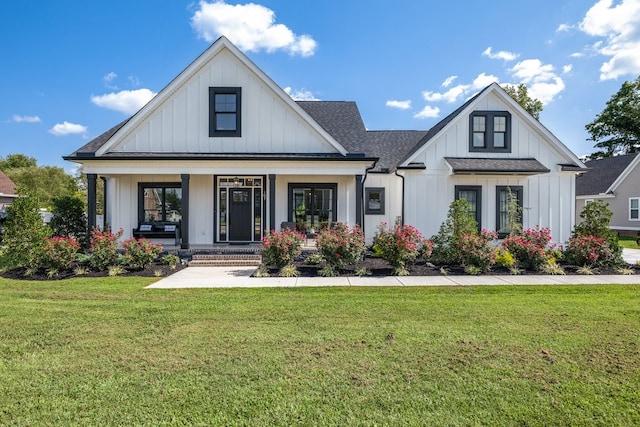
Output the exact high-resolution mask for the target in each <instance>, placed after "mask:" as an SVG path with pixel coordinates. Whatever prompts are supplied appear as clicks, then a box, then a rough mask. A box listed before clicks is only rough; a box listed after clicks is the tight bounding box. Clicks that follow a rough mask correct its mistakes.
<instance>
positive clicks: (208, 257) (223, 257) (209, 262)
mask: <svg viewBox="0 0 640 427" xmlns="http://www.w3.org/2000/svg"><path fill="white" fill-rule="evenodd" d="M260 263H262V255H260V254H246V253H245V254H194V255H193V257H192V258H191V261H189V267H240V266H256V267H258V266H259V265H260Z"/></svg>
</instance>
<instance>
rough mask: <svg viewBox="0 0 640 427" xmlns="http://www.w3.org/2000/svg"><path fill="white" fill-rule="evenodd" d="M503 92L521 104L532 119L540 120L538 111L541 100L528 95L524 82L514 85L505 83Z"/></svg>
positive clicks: (540, 107) (539, 110)
mask: <svg viewBox="0 0 640 427" xmlns="http://www.w3.org/2000/svg"><path fill="white" fill-rule="evenodd" d="M504 90H505V92H507V93H508V94H509V96H510V97H512V98H513V99H514V100H515V101H516V102H517V103H518V104H520V105H521V106H522V108H524V109H525V110H527V112H528V113H529V114H531V115H532V116H533V118H534V119H536V120H540V112H542V101H540V100H539V99H536V98H531V97H530V96H529V90H528V89H527V86H525V85H524V83H520V84H519V85H518V86H516V85H505V86H504Z"/></svg>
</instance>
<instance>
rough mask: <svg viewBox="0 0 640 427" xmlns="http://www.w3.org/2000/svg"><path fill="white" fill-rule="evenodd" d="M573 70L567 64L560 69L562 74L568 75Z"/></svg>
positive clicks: (571, 66)
mask: <svg viewBox="0 0 640 427" xmlns="http://www.w3.org/2000/svg"><path fill="white" fill-rule="evenodd" d="M572 70H573V65H572V64H567V65H564V66H563V67H562V74H569V73H570V72H571V71H572Z"/></svg>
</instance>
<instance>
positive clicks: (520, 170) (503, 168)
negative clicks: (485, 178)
mask: <svg viewBox="0 0 640 427" xmlns="http://www.w3.org/2000/svg"><path fill="white" fill-rule="evenodd" d="M445 160H446V161H447V163H448V164H449V166H451V169H453V172H454V173H460V174H464V173H475V174H483V173H485V174H523V175H534V174H538V173H547V172H549V169H548V168H547V167H545V166H544V165H543V164H542V163H540V162H539V161H537V160H536V159H486V158H484V159H479V158H469V157H445Z"/></svg>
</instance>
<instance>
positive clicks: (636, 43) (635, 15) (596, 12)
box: [580, 0, 640, 80]
mask: <svg viewBox="0 0 640 427" xmlns="http://www.w3.org/2000/svg"><path fill="white" fill-rule="evenodd" d="M639 23H640V2H639V1H638V0H622V1H620V2H619V3H618V4H616V5H615V6H614V5H613V0H599V1H598V2H597V3H596V4H594V5H593V6H592V7H591V9H589V10H588V11H587V13H586V15H585V17H584V19H583V20H582V22H581V23H580V30H582V31H583V32H585V33H586V34H588V35H590V36H594V37H603V38H605V39H606V40H605V41H601V42H602V43H601V44H594V48H595V49H596V51H597V53H599V54H601V55H603V56H607V57H609V58H610V59H609V60H608V61H606V62H604V63H603V64H602V66H601V67H600V80H609V79H616V78H618V77H620V76H624V75H635V74H638V73H640V25H639Z"/></svg>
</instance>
